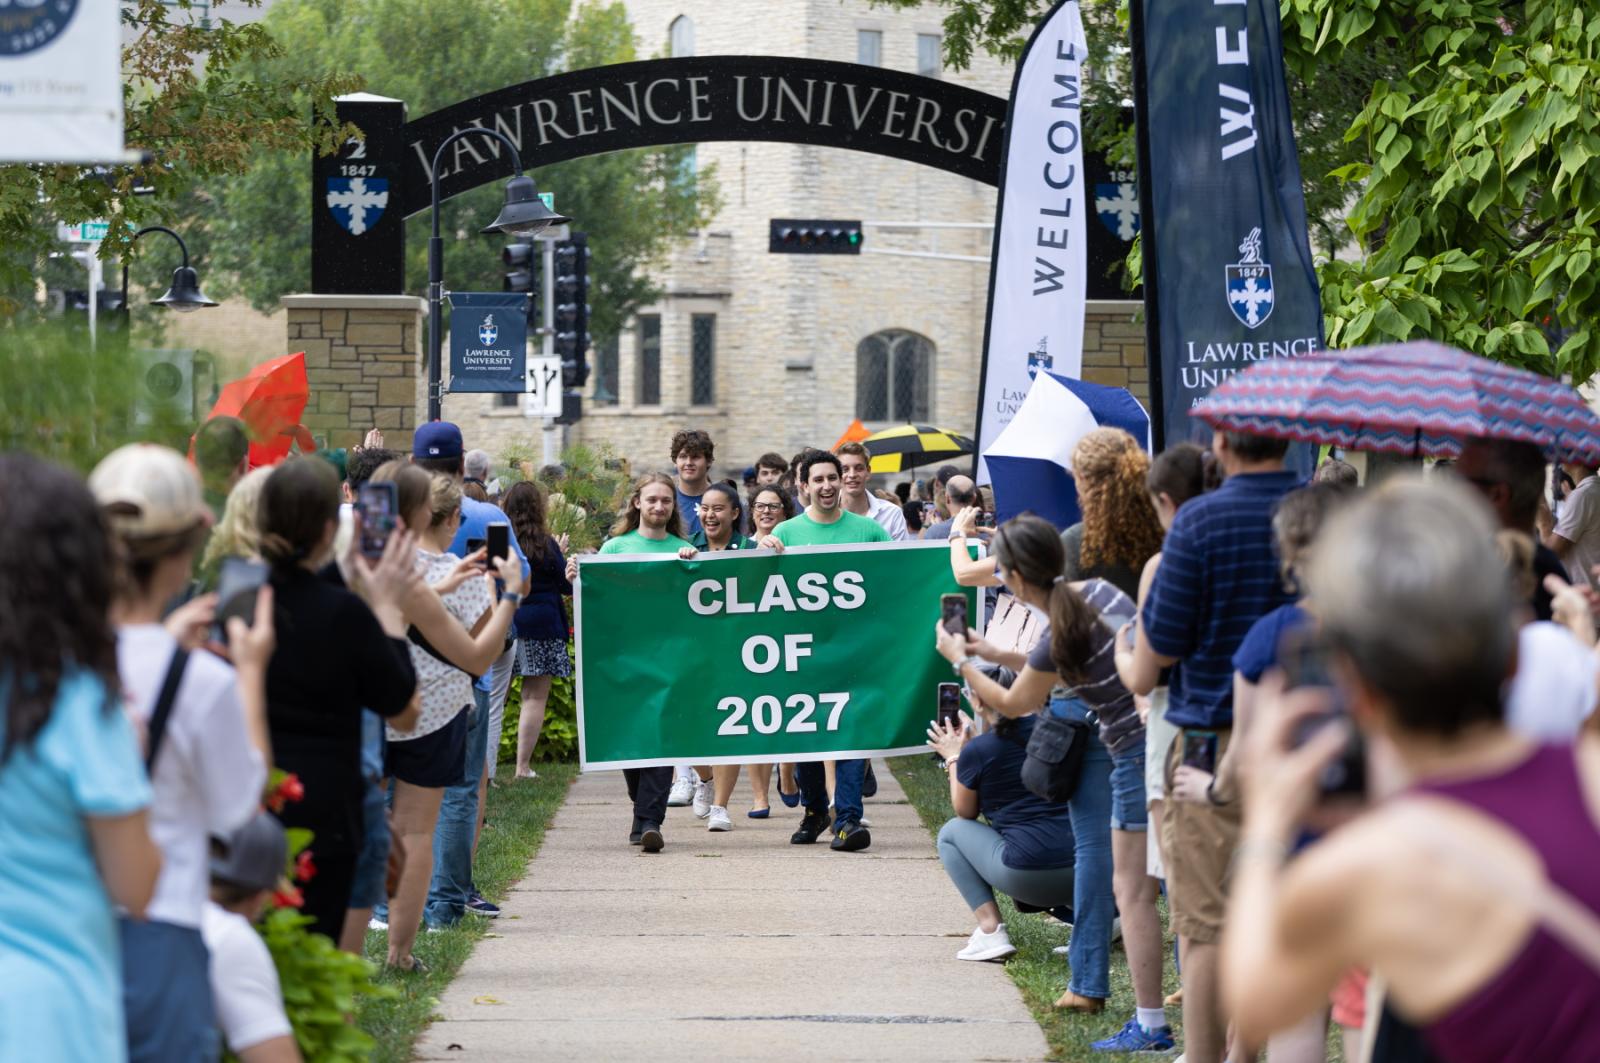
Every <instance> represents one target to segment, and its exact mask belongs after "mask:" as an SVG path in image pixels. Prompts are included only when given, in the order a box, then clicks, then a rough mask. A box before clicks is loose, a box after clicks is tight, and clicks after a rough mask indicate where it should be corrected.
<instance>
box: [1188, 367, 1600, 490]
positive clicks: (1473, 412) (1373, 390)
mask: <svg viewBox="0 0 1600 1063" xmlns="http://www.w3.org/2000/svg"><path fill="white" fill-rule="evenodd" d="M1192 413H1193V416H1195V417H1198V418H1200V420H1202V421H1204V422H1205V423H1206V424H1209V425H1210V426H1211V427H1212V428H1214V429H1217V430H1219V431H1231V432H1248V433H1250V434H1252V435H1259V436H1269V437H1271V438H1274V439H1295V440H1300V441H1301V442H1306V443H1319V444H1329V443H1331V444H1333V445H1334V446H1340V447H1345V448H1347V449H1350V450H1375V451H1384V452H1387V453H1391V454H1407V455H1410V456H1412V457H1422V456H1424V455H1427V456H1429V457H1440V458H1447V457H1455V456H1456V455H1457V454H1459V453H1461V441H1462V440H1463V439H1467V438H1469V437H1481V438H1486V439H1511V440H1519V441H1522V442H1526V443H1534V444H1537V445H1538V446H1539V447H1540V448H1541V449H1542V450H1544V452H1545V455H1546V456H1547V457H1548V458H1549V459H1550V460H1552V461H1568V460H1576V461H1583V462H1585V463H1589V464H1600V417H1597V416H1596V415H1595V413H1594V411H1593V410H1591V409H1589V407H1588V406H1587V405H1586V404H1585V403H1584V401H1583V399H1582V397H1581V396H1579V394H1578V393H1577V391H1576V390H1574V389H1573V388H1570V387H1568V386H1567V385H1566V384H1563V383H1561V382H1560V381H1559V380H1551V379H1550V378H1549V377H1544V376H1540V375H1539V374H1537V373H1531V372H1529V371H1527V370H1526V369H1517V368H1514V367H1512V366H1509V365H1503V364H1501V363H1500V362H1491V361H1490V360H1489V359H1487V358H1480V357H1478V356H1477V355H1475V354H1468V353H1466V352H1465V351H1458V350H1456V349H1454V348H1453V347H1446V346H1443V345H1442V344H1438V343H1429V342H1415V343H1394V344H1385V345H1382V346H1376V347H1357V348H1354V349H1352V350H1347V351H1319V352H1318V353H1316V354H1314V355H1308V356H1306V357H1303V358H1269V359H1267V360H1265V361H1261V362H1257V363H1256V364H1255V365H1253V366H1251V367H1250V368H1248V369H1246V370H1244V371H1243V372H1240V373H1237V374H1235V375H1234V376H1232V377H1229V378H1228V379H1227V380H1226V381H1224V382H1223V383H1222V384H1220V385H1218V386H1217V389H1216V390H1215V391H1213V392H1212V393H1211V394H1210V396H1208V397H1207V398H1206V399H1204V400H1203V401H1201V402H1200V403H1199V404H1198V405H1197V406H1195V408H1194V410H1193V411H1192Z"/></svg>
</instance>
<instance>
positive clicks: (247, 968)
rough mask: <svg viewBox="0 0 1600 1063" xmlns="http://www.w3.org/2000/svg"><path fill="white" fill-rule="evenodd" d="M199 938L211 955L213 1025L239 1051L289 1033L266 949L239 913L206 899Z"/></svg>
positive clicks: (272, 966)
mask: <svg viewBox="0 0 1600 1063" xmlns="http://www.w3.org/2000/svg"><path fill="white" fill-rule="evenodd" d="M200 936H201V937H202V938H204V939H205V943H206V951H208V952H210V953H211V995H212V997H213V998H214V1003H215V1005H216V1009H217V1026H218V1027H219V1028H221V1030H222V1039H223V1040H224V1041H225V1042H227V1045H228V1048H229V1049H230V1050H232V1051H233V1052H234V1053H239V1052H242V1051H244V1050H245V1049H247V1048H253V1047H255V1046H256V1045H258V1044H261V1043H262V1042H263V1041H270V1040H272V1039H273V1038H275V1037H283V1036H285V1035H286V1034H288V1035H292V1034H293V1033H294V1027H293V1026H291V1025H290V1024H289V1016H288V1014H287V1013H285V1012H284V1010H283V991H282V990H281V989H280V988H279V987H278V969H277V967H275V966H274V965H273V963H272V953H271V952H270V951H268V949H267V943H266V942H265V941H262V940H261V935H260V934H258V933H256V928H255V927H253V926H251V925H250V922H249V920H247V919H246V918H245V917H244V916H242V915H236V914H234V913H233V912H230V911H228V910H227V909H226V908H223V907H221V906H220V905H217V904H214V903H212V902H211V901H206V907H205V914H204V917H203V918H202V919H201V921H200Z"/></svg>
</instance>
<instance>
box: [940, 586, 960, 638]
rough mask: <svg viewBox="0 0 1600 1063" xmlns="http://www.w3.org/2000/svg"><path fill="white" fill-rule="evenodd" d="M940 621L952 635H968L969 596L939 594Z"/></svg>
mask: <svg viewBox="0 0 1600 1063" xmlns="http://www.w3.org/2000/svg"><path fill="white" fill-rule="evenodd" d="M939 621H940V623H942V624H944V629H945V630H946V631H948V632H950V634H952V635H960V636H961V637H962V638H966V637H967V596H966V595H965V594H944V595H940V596H939Z"/></svg>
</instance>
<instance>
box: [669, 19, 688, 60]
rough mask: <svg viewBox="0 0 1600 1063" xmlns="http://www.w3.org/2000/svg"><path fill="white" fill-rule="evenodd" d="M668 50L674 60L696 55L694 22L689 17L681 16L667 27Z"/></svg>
mask: <svg viewBox="0 0 1600 1063" xmlns="http://www.w3.org/2000/svg"><path fill="white" fill-rule="evenodd" d="M667 50H668V52H669V53H670V54H671V56H672V58H674V59H686V58H688V57H689V56H691V55H693V54H694V20H693V19H691V18H690V17H689V16H688V15H679V16H678V17H677V18H675V19H673V20H672V25H671V26H669V27H667Z"/></svg>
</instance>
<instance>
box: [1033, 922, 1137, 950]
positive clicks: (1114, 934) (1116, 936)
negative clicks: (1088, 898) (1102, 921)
mask: <svg viewBox="0 0 1600 1063" xmlns="http://www.w3.org/2000/svg"><path fill="white" fill-rule="evenodd" d="M1067 929H1068V930H1071V929H1072V924H1071V923H1068V924H1067ZM1111 940H1112V941H1114V942H1115V941H1121V940H1122V916H1120V915H1119V916H1116V917H1114V918H1113V919H1112V920H1111ZM1050 951H1051V952H1053V953H1055V954H1056V955H1057V956H1065V955H1066V954H1067V946H1065V945H1057V946H1056V947H1055V948H1053V949H1051V950H1050Z"/></svg>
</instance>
